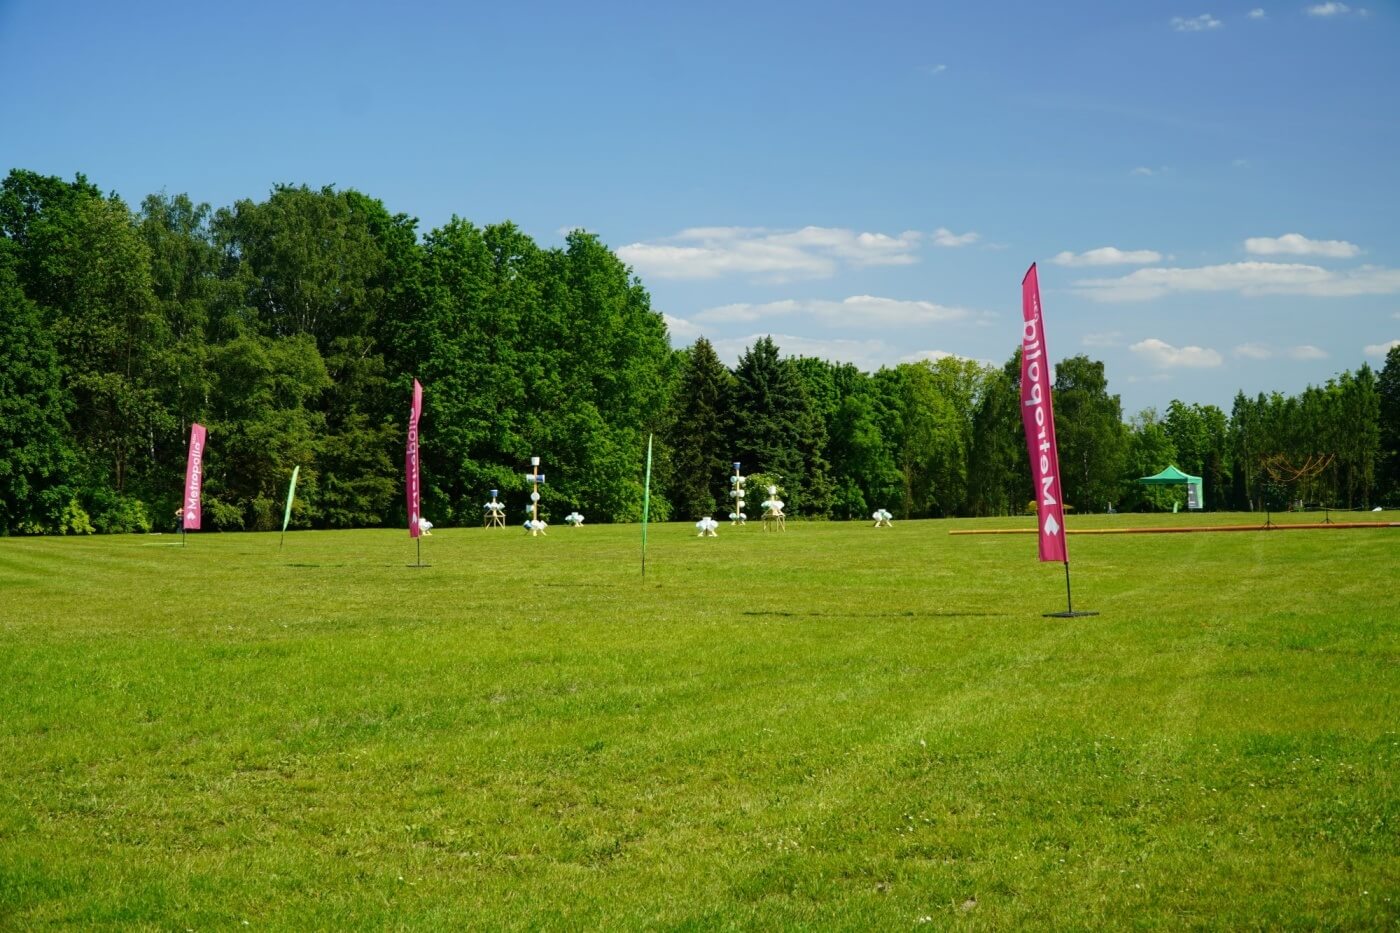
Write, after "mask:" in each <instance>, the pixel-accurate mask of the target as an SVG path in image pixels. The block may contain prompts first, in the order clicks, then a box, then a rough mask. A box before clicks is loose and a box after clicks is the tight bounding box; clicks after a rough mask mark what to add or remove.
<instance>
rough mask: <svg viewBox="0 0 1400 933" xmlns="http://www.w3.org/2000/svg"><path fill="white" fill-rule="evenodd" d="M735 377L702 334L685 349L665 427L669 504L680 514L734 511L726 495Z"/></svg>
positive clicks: (687, 515) (693, 514)
mask: <svg viewBox="0 0 1400 933" xmlns="http://www.w3.org/2000/svg"><path fill="white" fill-rule="evenodd" d="M733 395H734V377H733V375H731V374H730V372H729V370H728V369H726V368H725V366H724V364H723V363H721V362H720V360H719V357H718V356H716V355H715V348H714V347H713V346H711V345H710V342H709V341H708V340H706V339H705V338H704V337H701V338H699V339H698V340H696V341H695V344H694V345H693V346H692V347H691V348H690V350H689V351H688V352H687V353H685V354H684V357H683V361H682V363H681V370H680V376H679V378H678V380H677V383H676V388H675V390H674V394H673V396H672V403H671V404H672V406H673V409H674V411H673V412H672V417H671V422H670V426H669V428H668V430H667V432H666V437H667V442H668V446H669V447H670V451H671V455H670V458H669V460H670V464H671V470H672V476H671V482H670V485H669V488H670V490H671V492H670V498H671V503H672V505H673V507H674V508H675V510H676V514H677V516H678V517H680V518H690V517H692V516H693V517H695V518H700V517H702V516H705V515H722V514H727V513H728V512H730V511H732V510H733V507H732V499H731V497H730V495H729V492H730V489H731V486H730V482H729V476H730V475H732V472H733V470H732V468H731V463H732V458H731V456H730V451H731V450H732V449H734V445H735V434H734V423H733V420H732V416H731V412H732V410H733Z"/></svg>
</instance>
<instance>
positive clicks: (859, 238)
mask: <svg viewBox="0 0 1400 933" xmlns="http://www.w3.org/2000/svg"><path fill="white" fill-rule="evenodd" d="M922 238H923V234H921V233H919V232H918V231H916V230H908V231H905V232H904V233H900V234H897V235H890V234H886V233H858V232H856V231H854V230H848V229H845V228H841V227H815V226H813V227H803V228H802V229H800V230H769V229H766V228H763V227H692V228H689V229H687V230H682V231H681V232H680V233H678V234H676V235H675V236H672V237H666V238H664V239H662V240H660V241H657V242H653V243H629V244H628V245H626V246H623V247H620V248H619V249H618V250H617V254H618V256H620V257H621V258H622V261H623V262H626V263H627V264H628V265H630V266H632V267H633V268H634V269H636V270H637V271H638V272H639V273H643V274H646V275H652V276H656V277H657V278H664V279H712V278H717V277H719V276H722V275H742V276H749V277H752V278H758V279H761V280H763V281H770V282H785V281H790V280H792V279H805V278H825V277H828V276H831V275H834V274H835V273H836V271H837V269H838V268H840V267H841V266H843V265H847V266H858V267H863V266H902V265H910V264H912V263H915V262H917V261H918V258H917V257H916V256H915V250H916V249H917V247H918V245H919V243H920V241H921V240H922Z"/></svg>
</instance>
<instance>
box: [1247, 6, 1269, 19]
mask: <svg viewBox="0 0 1400 933" xmlns="http://www.w3.org/2000/svg"><path fill="white" fill-rule="evenodd" d="M1249 18H1250V19H1267V18H1268V14H1267V13H1265V12H1264V8H1263V7H1256V8H1255V9H1253V10H1250V11H1249Z"/></svg>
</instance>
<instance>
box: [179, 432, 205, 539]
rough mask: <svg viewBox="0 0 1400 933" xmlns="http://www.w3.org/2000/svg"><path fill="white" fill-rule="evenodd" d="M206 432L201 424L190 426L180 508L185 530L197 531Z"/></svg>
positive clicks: (202, 482)
mask: <svg viewBox="0 0 1400 933" xmlns="http://www.w3.org/2000/svg"><path fill="white" fill-rule="evenodd" d="M207 436H208V432H207V431H206V430H205V429H204V425H202V424H194V425H190V454H189V459H188V460H186V461H185V502H184V505H182V506H181V507H180V509H181V515H182V516H183V520H184V527H185V528H186V529H194V530H195V531H198V530H199V519H200V489H201V488H202V487H203V484H204V441H205V438H206V437H207Z"/></svg>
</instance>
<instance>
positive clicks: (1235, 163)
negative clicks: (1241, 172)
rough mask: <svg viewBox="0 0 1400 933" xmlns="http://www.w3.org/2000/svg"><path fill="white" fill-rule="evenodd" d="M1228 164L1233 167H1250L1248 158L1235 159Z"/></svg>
mask: <svg viewBox="0 0 1400 933" xmlns="http://www.w3.org/2000/svg"><path fill="white" fill-rule="evenodd" d="M1230 164H1231V165H1232V166H1234V167H1235V168H1249V167H1250V166H1249V160H1248V159H1236V160H1235V161H1233V162H1231V163H1230Z"/></svg>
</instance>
